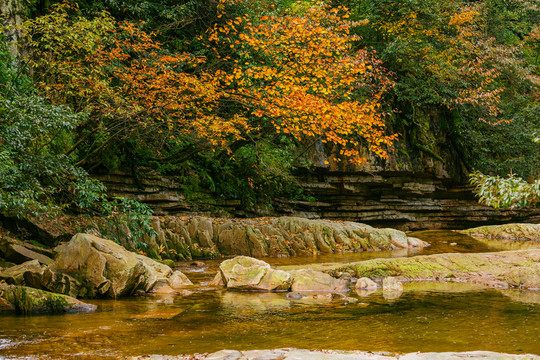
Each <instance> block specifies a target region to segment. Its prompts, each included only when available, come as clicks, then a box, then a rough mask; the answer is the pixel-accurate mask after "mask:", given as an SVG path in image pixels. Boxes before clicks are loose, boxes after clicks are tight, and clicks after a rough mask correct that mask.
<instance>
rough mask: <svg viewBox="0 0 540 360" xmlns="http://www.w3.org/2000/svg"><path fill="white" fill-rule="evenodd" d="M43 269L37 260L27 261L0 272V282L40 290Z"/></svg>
mask: <svg viewBox="0 0 540 360" xmlns="http://www.w3.org/2000/svg"><path fill="white" fill-rule="evenodd" d="M42 276H43V268H42V266H41V265H40V263H39V261H38V260H32V261H27V262H25V263H22V264H20V265H15V266H13V267H10V268H7V269H4V270H2V271H0V280H4V281H5V282H6V283H8V284H11V285H26V286H29V287H33V288H36V289H40V288H41V281H42Z"/></svg>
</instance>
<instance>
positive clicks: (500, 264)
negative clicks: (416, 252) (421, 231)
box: [327, 249, 540, 290]
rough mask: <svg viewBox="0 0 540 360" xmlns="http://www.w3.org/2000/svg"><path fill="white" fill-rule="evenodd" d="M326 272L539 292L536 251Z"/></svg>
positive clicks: (387, 262) (397, 261)
mask: <svg viewBox="0 0 540 360" xmlns="http://www.w3.org/2000/svg"><path fill="white" fill-rule="evenodd" d="M327 272H328V273H330V274H332V275H334V276H340V275H343V274H349V275H352V276H355V277H369V278H371V279H375V278H383V277H386V276H396V277H400V278H405V279H409V280H437V279H441V278H442V279H444V278H447V279H454V280H457V281H465V282H470V283H476V284H484V285H487V286H493V287H501V288H506V287H517V288H524V289H531V290H539V289H540V249H531V250H516V251H501V252H495V253H481V254H474V253H467V254H463V253H450V254H436V255H421V256H414V257H410V258H390V259H373V260H367V261H360V262H355V263H350V264H346V265H339V264H336V265H333V266H330V267H328V268H327Z"/></svg>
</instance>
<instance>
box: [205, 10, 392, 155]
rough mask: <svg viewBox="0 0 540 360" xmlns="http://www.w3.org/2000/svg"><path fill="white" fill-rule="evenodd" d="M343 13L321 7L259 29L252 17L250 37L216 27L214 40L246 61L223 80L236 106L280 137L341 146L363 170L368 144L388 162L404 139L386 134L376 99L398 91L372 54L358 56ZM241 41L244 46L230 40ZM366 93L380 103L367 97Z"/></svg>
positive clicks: (264, 20)
mask: <svg viewBox="0 0 540 360" xmlns="http://www.w3.org/2000/svg"><path fill="white" fill-rule="evenodd" d="M340 11H341V12H343V9H332V8H329V7H327V6H326V5H324V4H322V3H317V4H315V5H314V6H312V7H311V8H309V9H306V11H305V12H303V13H302V14H300V15H288V16H283V17H272V16H262V17H261V18H260V19H259V20H260V22H259V23H258V24H256V25H251V24H250V23H249V21H248V19H247V18H245V17H244V19H243V23H244V25H245V26H244V28H243V29H242V32H238V30H237V29H236V28H233V27H231V26H230V25H228V24H229V23H227V24H225V25H222V26H221V27H220V26H216V27H215V28H214V29H213V30H212V31H210V32H209V36H208V38H209V40H210V41H211V42H212V43H213V48H214V49H220V48H225V49H226V47H224V46H223V45H224V44H227V43H229V42H234V44H235V45H236V46H237V49H238V50H237V56H238V59H237V60H235V62H236V64H237V65H236V66H234V67H232V69H231V70H230V71H228V72H224V71H219V72H216V74H215V75H216V76H215V78H216V79H218V80H219V81H220V82H221V84H222V85H223V86H224V88H226V89H228V90H227V91H229V93H230V95H231V97H232V98H233V99H234V100H235V101H237V102H238V103H241V104H248V105H247V108H246V111H248V112H250V113H251V115H252V116H254V117H255V118H256V119H259V120H258V121H257V122H259V121H261V120H262V121H266V122H269V123H270V124H271V125H272V126H273V127H274V129H275V131H277V132H278V133H282V134H286V135H289V136H292V137H294V138H296V139H297V140H299V141H304V140H308V139H321V140H322V141H323V142H332V143H336V144H339V145H341V146H342V147H343V149H344V150H343V152H342V155H344V156H345V157H348V158H350V159H351V160H352V161H355V162H362V161H365V159H364V158H362V157H360V154H359V151H358V147H359V144H360V143H363V144H365V143H367V144H368V147H370V148H371V149H372V150H373V151H374V152H375V153H376V154H377V155H379V156H381V157H386V151H385V150H384V149H386V148H387V147H388V146H389V145H391V143H392V142H393V141H394V140H395V138H396V137H395V136H387V135H386V134H385V132H384V118H383V115H382V114H379V113H377V110H378V105H379V104H378V103H377V102H376V99H378V98H380V94H381V93H382V92H384V91H385V90H386V89H387V88H388V87H389V86H391V85H392V84H391V82H390V81H389V80H388V78H386V76H384V74H383V72H382V71H381V69H380V63H379V62H378V61H377V60H375V59H374V58H373V57H372V56H371V55H370V54H369V53H368V52H367V51H365V50H360V51H353V50H352V43H353V42H354V41H356V40H357V37H356V36H353V35H351V34H350V32H349V31H350V29H351V27H352V26H354V25H355V24H352V23H350V22H348V21H347V20H345V18H346V13H345V14H343V15H339V13H340ZM233 33H234V34H235V36H237V38H238V39H239V40H240V41H235V40H233V39H231V36H222V34H233ZM216 51H217V50H216ZM219 55H221V54H219ZM222 57H225V56H224V55H222ZM367 84H370V85H367ZM359 89H364V92H367V93H368V94H369V95H371V96H372V99H373V100H366V99H362V98H361V97H359V95H358V90H359ZM376 95H377V96H376ZM250 108H251V109H252V108H255V109H254V110H250Z"/></svg>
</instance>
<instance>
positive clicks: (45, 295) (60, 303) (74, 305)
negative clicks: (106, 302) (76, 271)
mask: <svg viewBox="0 0 540 360" xmlns="http://www.w3.org/2000/svg"><path fill="white" fill-rule="evenodd" d="M96 308H97V307H96V306H95V305H92V304H86V303H83V302H81V301H79V300H77V299H75V298H73V297H70V296H66V295H61V294H53V293H50V292H48V291H43V290H38V289H34V288H30V287H26V286H17V285H7V284H6V283H0V313H1V312H17V313H22V314H34V313H62V312H89V311H94V310H96Z"/></svg>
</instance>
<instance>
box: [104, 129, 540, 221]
mask: <svg viewBox="0 0 540 360" xmlns="http://www.w3.org/2000/svg"><path fill="white" fill-rule="evenodd" d="M441 136H444V134H443V133H441ZM447 145H448V144H446V145H444V144H442V145H441V148H444V149H447V148H448V146H447ZM411 153H412V152H411V150H410V149H400V150H397V151H395V152H393V153H392V154H391V156H390V159H388V160H387V161H386V162H382V161H380V160H378V159H374V158H372V159H370V161H371V164H370V165H365V166H363V167H353V166H347V165H344V164H345V162H343V161H342V162H340V163H336V162H334V161H332V157H330V156H326V155H324V153H321V152H319V153H317V154H313V155H312V157H313V159H311V160H312V162H314V163H316V164H318V166H316V167H315V168H312V169H310V170H302V171H301V172H298V173H297V174H296V177H297V179H298V181H299V182H300V184H301V185H302V187H303V188H304V189H305V190H306V193H307V194H311V195H313V196H314V197H315V198H316V199H317V201H315V202H308V201H292V200H290V199H283V198H280V199H275V200H274V203H273V211H272V212H271V213H269V212H266V213H265V212H261V211H260V210H257V209H252V210H250V211H248V210H246V209H244V208H242V206H241V203H240V201H238V200H223V199H215V198H213V197H212V194H211V193H201V194H199V195H200V198H201V199H200V200H199V201H198V202H196V203H193V202H190V201H188V200H186V198H185V197H184V196H183V193H182V191H181V186H180V185H179V183H177V182H175V181H174V179H173V178H172V177H171V178H168V177H162V176H159V175H157V174H152V172H147V171H142V170H141V173H145V176H144V177H143V178H141V179H140V180H139V181H138V182H135V181H134V179H133V178H132V177H131V176H130V175H128V174H125V173H116V174H110V175H96V177H97V178H98V179H99V180H101V181H103V182H104V183H105V184H106V185H107V188H108V189H109V191H110V193H111V195H114V196H122V197H127V198H131V199H137V200H140V201H143V202H145V203H147V204H149V205H150V206H151V207H152V208H153V209H154V211H155V213H156V214H158V215H187V214H199V215H206V216H223V215H224V214H226V215H228V216H234V217H246V216H247V217H253V216H260V215H273V216H282V215H287V216H298V217H305V218H310V219H316V218H325V219H333V220H344V221H354V222H361V223H366V224H369V225H372V226H378V227H382V226H384V227H392V228H396V229H400V230H422V229H465V228H470V227H475V226H480V225H484V224H486V223H488V224H489V223H491V224H497V223H508V222H528V223H535V222H536V223H537V222H540V208H535V209H534V208H531V209H522V210H494V209H492V208H490V207H487V206H483V205H480V204H478V201H477V199H476V198H475V197H474V194H473V192H472V187H471V186H469V185H468V184H467V175H466V173H467V172H466V170H465V169H464V166H463V164H462V163H461V161H460V160H459V158H458V157H457V155H456V153H455V152H454V151H446V153H444V152H443V151H440V152H439V155H441V157H442V159H443V160H444V163H443V162H441V161H438V160H434V159H432V158H430V157H428V156H426V155H423V154H414V158H413V157H412V156H411V157H409V154H411ZM366 156H367V157H369V156H368V154H366ZM327 163H328V165H325V164H327Z"/></svg>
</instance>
